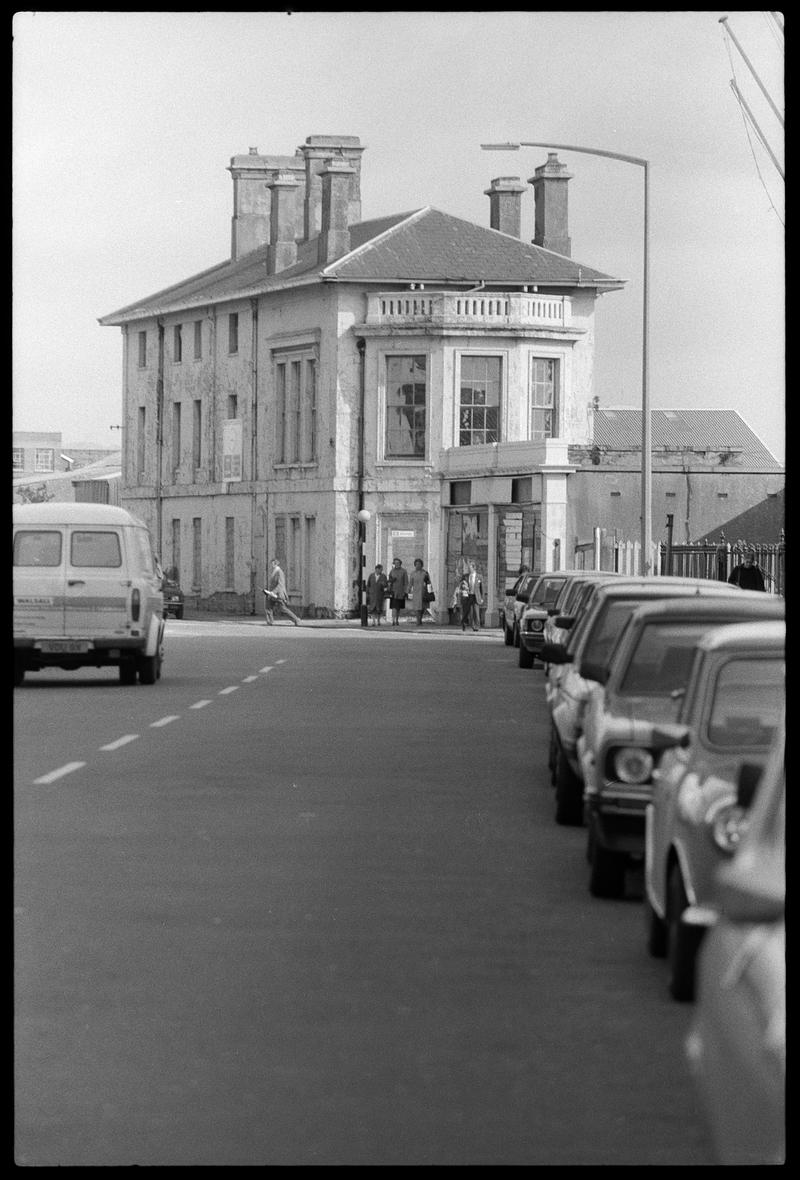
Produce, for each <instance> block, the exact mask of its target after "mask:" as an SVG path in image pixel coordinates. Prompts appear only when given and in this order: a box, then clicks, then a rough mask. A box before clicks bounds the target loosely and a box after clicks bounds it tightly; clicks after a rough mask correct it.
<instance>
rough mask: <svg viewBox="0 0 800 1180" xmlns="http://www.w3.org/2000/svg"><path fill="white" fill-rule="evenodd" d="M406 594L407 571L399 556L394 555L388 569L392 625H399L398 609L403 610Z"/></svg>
mask: <svg viewBox="0 0 800 1180" xmlns="http://www.w3.org/2000/svg"><path fill="white" fill-rule="evenodd" d="M407 596H408V571H407V570H405V569H404V568H403V563H402V561H401V560H400V558H399V557H395V559H394V561H393V562H392V568H391V569H390V570H389V606H390V607H391V608H392V626H393V627H399V626H400V611H401V610H405V606H406V598H407Z"/></svg>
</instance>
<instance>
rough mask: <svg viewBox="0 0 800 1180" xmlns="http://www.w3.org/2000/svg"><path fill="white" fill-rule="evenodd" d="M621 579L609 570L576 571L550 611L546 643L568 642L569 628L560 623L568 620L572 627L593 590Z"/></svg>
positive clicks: (545, 636)
mask: <svg viewBox="0 0 800 1180" xmlns="http://www.w3.org/2000/svg"><path fill="white" fill-rule="evenodd" d="M619 577H622V575H621V574H616V573H611V572H609V571H607V570H580V571H575V573H574V575H573V576H572V577H571V578H569V579H568V580H567V581H566V582H565V583H564V585H563V586H562V587H561V589H560V591H559V593H558V596H557V597H556V600H555V602H554V603H553V605H552V606H551V607H550V608H549V609H548V612H547V619H546V621H545V624H544V641H545V643H563V642H564V641H565V640H566V636H567V629H568V628H565V627H564V626H559V621H561V622H562V624H563V621H564V619H565V618H567V619H569V620H570V623H569V626H570V627H572V626H573V625H574V623H575V621H576V619H577V618H578V616H579V615H580V613H581V611H582V610H583V607H584V605H585V604H586V603H587V602H588V601H589V599H590V598H591V594H592V590H593V588H594V587H595V586H600V585H602V584H604V583H606V582H613V581H614V579H615V578H619Z"/></svg>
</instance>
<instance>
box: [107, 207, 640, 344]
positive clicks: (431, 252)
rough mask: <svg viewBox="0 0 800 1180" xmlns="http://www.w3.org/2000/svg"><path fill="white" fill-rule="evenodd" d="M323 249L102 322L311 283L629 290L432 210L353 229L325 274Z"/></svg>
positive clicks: (263, 257) (254, 260)
mask: <svg viewBox="0 0 800 1180" xmlns="http://www.w3.org/2000/svg"><path fill="white" fill-rule="evenodd" d="M318 241H319V240H318V238H312V239H310V240H309V241H307V242H301V243H298V248H297V262H296V263H294V265H293V266H290V267H288V268H287V269H286V270H283V271H281V272H280V273H279V274H275V275H268V274H267V251H268V249H269V247H267V246H260V247H259V248H258V249H257V250H253V251H252V252H251V253H249V254H246V255H245V256H244V257H243V258H240V259H238V260H237V261H233V260H230V259H228V260H226V261H225V262H221V263H219V264H218V265H217V266H213V267H211V268H210V269H209V270H205V271H202V272H201V273H200V274H197V275H193V276H192V277H191V278H188V279H185V280H183V282H180V283H176V284H175V285H174V286H171V287H166V288H165V289H164V290H163V291H158V292H156V293H155V294H154V295H149V296H147V297H146V298H145V299H141V300H139V301H137V302H135V303H130V304H128V305H127V306H126V307H123V308H120V310H119V311H115V312H111V313H110V314H108V315H105V316H102V317H101V318H100V321H99V322H100V323H101V324H104V325H114V324H124V323H127V322H129V321H131V320H138V319H144V318H147V317H149V316H153V315H166V314H169V313H172V312H178V311H182V310H184V309H188V308H193V307H204V306H206V305H208V304H213V303H220V302H224V301H229V300H235V299H242V298H248V297H252V296H255V295H260V294H265V293H267V292H270V291H278V290H280V289H282V288H285V287H292V286H297V285H300V284H305V283H310V282H325V281H327V282H334V281H336V282H347V283H361V284H369V283H392V282H402V283H410V282H415V283H427V284H436V285H447V284H453V285H456V286H459V285H468V286H473V285H474V286H477V285H478V284H480V283H486V284H491V285H494V286H497V285H498V284H508V285H513V286H516V285H525V284H529V285H541V286H545V287H564V288H574V287H584V288H594V289H596V290H612V291H613V290H618V289H619V288H620V287H622V285H623V281H622V280H620V279H615V278H612V277H611V276H609V275H606V274H603V273H602V272H601V271H598V270H594V269H593V268H591V267H588V266H583V265H582V264H580V263H578V262H575V261H574V260H573V259H572V258H567V257H565V256H564V255H561V254H556V253H554V252H553V251H552V250H545V249H544V248H543V247H542V246H535V245H533V244H532V243H530V242H523V241H521V240H520V239H519V238H516V237H514V236H513V235H511V234H504V233H501V232H500V231H499V230H494V229H487V228H486V227H485V226H481V225H476V224H474V223H473V222H471V221H465V220H463V219H462V218H460V217H453V216H451V215H450V214H449V213H442V212H440V211H439V210H438V209H434V208H432V207H431V206H426V207H425V208H424V209H417V210H416V211H414V212H412V213H398V214H395V215H394V216H392V217H383V218H378V219H376V220H373V221H362V222H359V223H358V224H356V225H352V226H350V249H349V250H348V251H347V253H345V254H343V255H342V256H341V257H340V258H338V259H335V260H334V261H332V262H330V263H328V264H327V265H324V266H320V263H319V260H318Z"/></svg>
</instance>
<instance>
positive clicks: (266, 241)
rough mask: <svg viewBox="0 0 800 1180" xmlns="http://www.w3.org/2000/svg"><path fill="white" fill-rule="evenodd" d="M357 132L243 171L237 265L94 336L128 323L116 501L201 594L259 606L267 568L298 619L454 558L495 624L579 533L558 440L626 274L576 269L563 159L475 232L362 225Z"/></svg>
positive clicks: (520, 187) (436, 225)
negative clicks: (516, 584)
mask: <svg viewBox="0 0 800 1180" xmlns="http://www.w3.org/2000/svg"><path fill="white" fill-rule="evenodd" d="M362 151H363V148H362V147H361V145H360V143H359V141H358V140H357V139H356V138H354V137H326V136H311V137H309V139H307V140H306V142H305V144H303V145H302V146H301V147H300V148H298V150H297V153H296V154H295V156H293V157H285V156H263V155H260V154H259V153H258V152H257V150H256V149H254V148H253V149H251V150H250V153H249V155H247V156H238V157H234V158H233V159H232V161H231V166H230V171H231V174H232V177H233V182H234V211H233V219H232V232H231V257H230V259H227V260H226V261H225V262H223V263H221V264H219V265H218V266H216V267H213V268H211V269H210V270H208V271H205V272H203V273H202V274H200V275H196V276H194V277H192V278H190V279H188V280H186V281H184V282H182V283H178V284H177V285H175V286H174V287H171V288H169V289H168V290H166V291H162V292H159V293H157V294H156V295H153V296H150V297H148V298H147V299H144V300H142V301H140V302H138V303H136V304H132V305H129V306H128V307H125V308H123V309H121V310H120V311H118V312H115V313H113V314H111V315H108V316H104V317H103V318H102V319H101V320H100V322H101V323H102V324H107V325H116V326H119V327H120V328H121V329H122V336H123V348H124V365H123V371H124V389H123V467H122V470H123V478H122V502H123V503H124V504H125V506H126V507H129V508H130V509H131V510H132V511H134V512H135V513H136V514H137V515H138V516H140V517H142V518H144V519H145V520H147V522H148V524H149V525H150V528H151V531H152V532H153V536H154V538H155V539H156V543H157V547H158V549H159V555H160V558H161V561H162V564H163V565H164V566H165V568H167V567H175V568H176V569H177V571H178V575H179V578H180V580H181V583H182V585H183V587H184V590H185V591H186V592H187V594H188V595H189V597H190V600H191V598H192V597H194V599H195V601H197V602H198V603H203V604H205V605H213V604H215V603H217V604H223V605H225V606H237V607H238V608H239V609H242V610H255V609H256V604H257V603H259V597H258V592H259V588H260V587H261V586H262V585H264V584H265V580H266V571H267V568H268V563H269V560H270V559H271V558H272V557H274V556H277V557H278V558H279V559H280V560H281V562H282V564H283V565H284V568H285V570H286V573H287V582H288V588H289V592H290V597H291V599H292V601H293V603H294V604H295V605H296V606H299V607H301V608H302V609H303V610H304V611H306V612H307V613H314V614H323V615H344V614H347V613H349V612H350V611H352V610H354V609H355V608H356V606H357V602H358V583H359V579H360V573H361V567H360V562H361V555H360V549H359V524H358V512H359V511H360V510H366V511H367V512H368V513H369V514H370V516H369V520H368V522H367V525H366V543H365V556H366V564H367V566H368V567H371V566H372V564H374V563H375V562H377V561H381V562H382V563H383V564H384V566H387V565H388V564H390V563H391V560H392V559H393V558H394V557H396V556H399V557H401V558H402V559H403V562H404V564H406V565H410V564H411V563H412V562H413V560H414V559H415V558H416V557H420V558H422V561H423V563H424V565H425V567H426V568H427V569H428V570H429V571H430V572H431V575H432V578H433V581H434V584H435V588H436V590H437V595H438V597H439V599H440V601H441V600H443V599H445V598H446V597H449V594H450V592H451V590H452V587H453V585H454V583H455V580H456V577H457V574H458V572H459V571H460V569H461V568H462V567H463V564H464V563H465V562H466V561H468V560H475V561H477V563H478V565H479V567H480V568H481V570H482V573H483V576H484V584H485V585H486V587H487V588H488V599H489V602H488V606H489V617H490V618H491V616H492V614H493V612H494V611H495V610H496V607H497V604H498V602H499V601H500V599H501V597H502V593H503V591H504V588H505V585H506V583H507V582H508V580H509V579H512V580H513V577H514V576H515V574H516V572H517V570H518V568H519V565H520V564H521V563H523V562H525V563H527V564H528V565H531V566H535V567H537V568H542V569H551V568H554V567H555V568H557V567H559V566H561V565H563V564H565V563H564V554H565V552H566V551H567V547H568V544H569V543H570V541H571V539H572V534H571V530H570V519H569V511H568V495H567V481H568V478H569V476H570V475H571V474H572V473H573V472H575V470H576V469H577V466H578V464H576V462H575V461H574V458H571V456H570V448H571V447H581V446H584V447H588V446H590V445H591V442H592V396H593V363H594V345H595V340H594V311H595V304H596V300H597V298H598V297H599V295H600V294H602V293H604V292H606V291H614V290H617V289H619V288H620V287H621V286H622V284H621V282H620V281H619V280H616V279H614V278H611V277H609V276H607V275H603V274H601V273H600V272H598V271H595V270H592V269H591V268H589V267H587V266H584V265H580V264H578V263H576V262H574V261H573V260H572V259H571V258H570V257H569V238H568V236H567V222H566V186H567V183H568V181H569V179H570V174H569V173H567V172H566V171H565V169H564V167H563V165H561V164H560V163H559V162H558V159H557V157H556V155H555V153H550V154H549V156H548V159H547V161H546V162H545V163H544V164H543V165H542V166H541V167H540V168H538V169H537V170H536V173H535V175H534V176H533V177H532V178H531V180H530V184H531V185H532V186H533V190H534V195H535V200H536V238H535V239H534V242H533V243H528V242H523V241H522V240H521V237H520V224H521V200H522V196H523V194H524V193H525V191H526V186H525V185H524V184H522V183H521V182H520V180H519V179H518V178H516V177H500V178H496V179H495V180H493V181H492V182H491V184H490V186H489V188H488V189H487V190H486V195H487V196H488V197H489V223H490V224H489V226H488V227H487V226H478V225H475V224H473V223H471V222H467V221H464V220H462V219H460V218H456V217H453V216H451V215H448V214H446V213H442V212H440V211H438V210H436V209H433V208H431V207H425V208H422V209H418V210H416V211H414V212H412V213H405V214H398V215H395V216H389V217H385V218H381V219H377V220H374V221H369V222H363V221H361V220H360V210H361V187H360V179H361V154H362Z"/></svg>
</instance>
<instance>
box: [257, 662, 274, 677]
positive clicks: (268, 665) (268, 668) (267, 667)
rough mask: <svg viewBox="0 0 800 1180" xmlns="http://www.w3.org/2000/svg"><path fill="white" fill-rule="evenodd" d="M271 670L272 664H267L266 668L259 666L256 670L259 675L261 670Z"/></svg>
mask: <svg viewBox="0 0 800 1180" xmlns="http://www.w3.org/2000/svg"><path fill="white" fill-rule="evenodd" d="M271 671H272V664H267V666H266V668H259V670H258V672H259V675H261V673H262V672H271Z"/></svg>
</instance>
